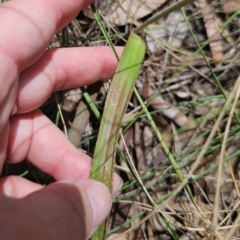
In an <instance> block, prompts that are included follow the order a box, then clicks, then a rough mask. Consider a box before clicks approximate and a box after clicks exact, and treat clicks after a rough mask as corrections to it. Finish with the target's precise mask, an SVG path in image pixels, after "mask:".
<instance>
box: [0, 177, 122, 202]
mask: <svg viewBox="0 0 240 240" xmlns="http://www.w3.org/2000/svg"><path fill="white" fill-rule="evenodd" d="M121 185H122V180H121V178H120V177H119V176H118V175H117V174H116V173H115V174H114V178H113V194H114V196H115V195H116V193H118V190H119V187H120V186H121ZM43 187H44V186H42V185H40V184H37V183H34V182H31V181H29V180H27V179H25V178H23V177H19V176H7V177H1V178H0V193H3V194H4V195H5V196H7V197H12V198H23V197H26V196H27V195H29V194H31V193H33V192H35V191H38V190H40V189H42V188H43Z"/></svg>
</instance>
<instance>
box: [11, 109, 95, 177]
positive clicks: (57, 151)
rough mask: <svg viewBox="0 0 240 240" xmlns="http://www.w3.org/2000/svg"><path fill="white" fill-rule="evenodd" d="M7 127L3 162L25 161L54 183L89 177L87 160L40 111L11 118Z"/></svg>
mask: <svg viewBox="0 0 240 240" xmlns="http://www.w3.org/2000/svg"><path fill="white" fill-rule="evenodd" d="M10 124H11V127H10V133H9V141H8V146H9V148H8V159H7V161H9V162H11V163H16V162H20V161H22V160H23V159H25V158H27V159H28V160H29V161H31V162H32V163H33V164H34V165H35V166H37V167H38V168H40V169H41V170H42V171H44V172H46V173H48V174H50V175H51V176H53V177H54V178H55V179H56V180H62V179H77V178H86V177H88V176H89V172H90V166H91V158H90V157H89V156H87V155H86V154H84V153H83V152H81V151H79V150H78V149H76V148H75V147H74V146H73V145H72V144H71V143H70V142H69V141H68V139H67V138H66V137H65V135H64V134H63V133H62V132H61V131H60V130H59V129H58V128H57V127H56V126H55V125H54V124H53V123H52V122H51V121H50V120H49V119H48V118H47V117H46V116H44V115H43V114H42V113H41V112H40V111H34V112H31V113H29V114H24V115H15V116H14V117H13V118H12V119H11V122H10Z"/></svg>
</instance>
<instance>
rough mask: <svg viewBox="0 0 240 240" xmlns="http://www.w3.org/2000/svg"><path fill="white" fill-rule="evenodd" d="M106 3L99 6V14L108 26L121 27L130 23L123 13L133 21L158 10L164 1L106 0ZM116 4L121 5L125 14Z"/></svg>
mask: <svg viewBox="0 0 240 240" xmlns="http://www.w3.org/2000/svg"><path fill="white" fill-rule="evenodd" d="M104 2H105V1H104ZM107 2H108V4H106V3H105V4H102V3H100V4H99V10H100V12H101V13H102V14H103V15H104V16H105V19H106V20H107V21H108V22H109V23H110V24H112V25H120V26H122V25H125V24H127V23H131V22H132V21H131V19H129V17H128V16H127V15H126V13H125V12H127V13H128V14H129V15H130V16H131V17H132V18H133V19H140V18H142V17H145V16H146V15H148V14H150V13H152V12H153V11H155V10H156V9H158V8H159V7H160V6H162V5H163V4H164V3H165V2H166V0H120V1H112V0H108V1H107ZM118 3H120V4H121V5H122V8H123V9H124V11H125V12H124V11H123V10H122V8H121V7H120V6H119V4H118Z"/></svg>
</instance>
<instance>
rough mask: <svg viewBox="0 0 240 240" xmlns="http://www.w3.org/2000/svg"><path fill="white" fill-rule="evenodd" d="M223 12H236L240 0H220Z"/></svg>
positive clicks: (239, 5) (239, 6)
mask: <svg viewBox="0 0 240 240" xmlns="http://www.w3.org/2000/svg"><path fill="white" fill-rule="evenodd" d="M220 3H221V5H222V7H223V11H224V12H225V13H230V12H236V11H237V10H238V9H239V8H240V0H220Z"/></svg>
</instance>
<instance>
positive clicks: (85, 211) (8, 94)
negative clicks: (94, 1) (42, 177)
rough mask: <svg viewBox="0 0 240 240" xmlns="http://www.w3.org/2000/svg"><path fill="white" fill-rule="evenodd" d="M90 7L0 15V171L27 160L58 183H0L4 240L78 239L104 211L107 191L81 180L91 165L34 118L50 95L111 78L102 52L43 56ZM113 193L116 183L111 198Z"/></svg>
mask: <svg viewBox="0 0 240 240" xmlns="http://www.w3.org/2000/svg"><path fill="white" fill-rule="evenodd" d="M89 4H90V0H86V1H84V0H41V1H34V0H18V1H15V0H12V1H10V2H7V3H5V4H3V5H2V6H1V7H0V29H1V31H2V33H3V34H2V35H1V38H0V63H1V64H0V76H1V77H0V86H1V94H0V112H1V117H0V139H1V142H0V169H1V170H2V167H3V164H4V161H5V160H7V161H8V162H11V163H17V162H19V161H21V160H23V159H25V158H27V159H28V160H29V161H31V162H32V163H33V164H34V165H35V166H37V167H38V168H40V169H42V170H43V171H45V172H47V173H48V174H50V175H52V176H53V177H54V178H55V179H56V180H57V181H59V182H57V183H54V184H52V185H49V186H47V187H45V188H43V187H42V186H41V185H38V184H36V183H32V182H30V181H27V180H26V179H23V178H20V177H18V176H8V177H4V178H1V179H0V191H1V193H2V194H1V195H0V201H1V202H0V203H1V204H0V206H1V208H2V209H1V212H2V213H3V215H2V216H3V217H1V218H0V229H1V233H2V234H1V235H2V236H4V234H3V233H5V236H6V239H9V238H8V234H17V235H14V236H13V235H11V237H10V239H21V238H20V237H22V239H33V238H34V239H38V238H37V236H39V239H42V238H43V237H44V238H46V237H49V238H50V239H75V238H76V239H77V238H78V239H85V238H86V237H87V236H89V234H90V232H91V231H92V229H93V228H95V227H96V226H97V225H98V224H99V223H100V222H101V221H102V220H103V219H104V218H105V217H106V215H107V213H108V212H109V209H110V207H111V199H110V195H109V192H108V191H107V189H106V188H105V187H104V186H103V185H102V184H100V183H96V182H95V181H93V180H90V179H88V176H89V172H90V167H91V159H90V157H88V156H87V155H85V154H83V153H82V152H80V151H78V150H77V149H75V148H74V147H73V146H72V145H71V144H70V143H69V142H68V140H67V139H66V138H65V136H64V135H63V134H62V133H61V131H60V130H59V129H57V128H56V126H54V125H53V124H52V123H51V122H50V121H49V120H48V119H47V118H46V117H45V116H44V115H43V114H42V113H41V112H40V111H39V110H36V109H37V108H38V107H39V106H40V105H41V104H42V103H43V102H44V101H45V100H46V99H47V98H48V97H49V96H50V95H51V93H52V92H54V91H58V90H64V89H68V88H74V87H79V86H83V85H88V84H91V83H93V82H95V81H97V80H104V79H108V78H110V77H111V76H112V75H113V73H114V71H115V68H116V64H117V60H116V58H115V56H114V54H113V53H112V51H111V49H109V48H106V47H98V48H73V49H70V48H69V49H55V50H49V51H46V48H47V46H48V44H49V42H50V41H51V39H52V36H53V34H54V33H55V32H57V31H59V30H60V29H62V28H63V27H64V26H65V25H66V24H67V23H69V22H70V21H71V20H72V19H73V18H74V17H75V16H76V15H77V14H78V13H79V11H80V10H81V9H83V8H85V7H87V6H88V5H89ZM119 51H121V50H119ZM15 103H16V104H15ZM15 106H16V107H17V108H16V107H15ZM12 111H14V113H15V115H14V116H13V117H12V118H11V120H10V121H9V117H10V116H11V113H12ZM69 179H71V180H69ZM119 185H120V179H119V177H117V176H116V177H115V178H114V190H113V191H116V190H117V189H118V187H119ZM4 195H5V196H8V197H11V198H15V199H10V198H6V197H5V196H4ZM96 200H98V201H96ZM12 209H14V211H12ZM14 225H16V226H14ZM13 226H14V228H15V229H16V231H15V232H11V228H12V227H13ZM24 226H25V227H24ZM17 230H18V231H17ZM60 230H61V231H60ZM69 232H71V233H72V234H73V235H72V236H71V235H69ZM19 233H20V235H19ZM21 234H22V235H21ZM74 237H75V238H74Z"/></svg>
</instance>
